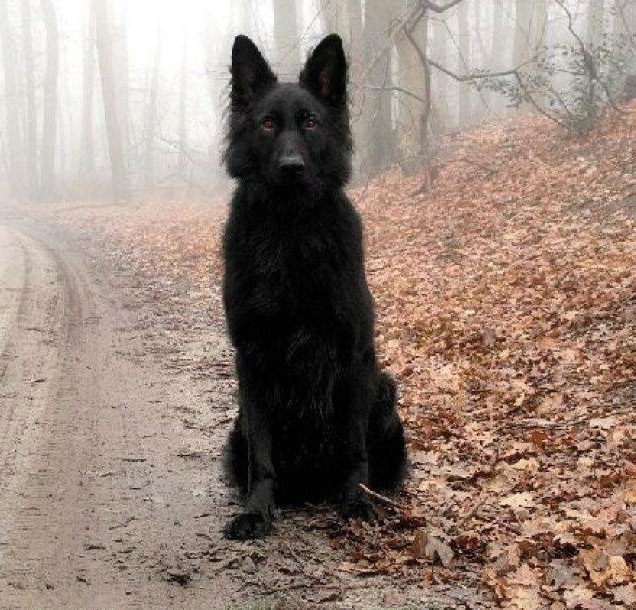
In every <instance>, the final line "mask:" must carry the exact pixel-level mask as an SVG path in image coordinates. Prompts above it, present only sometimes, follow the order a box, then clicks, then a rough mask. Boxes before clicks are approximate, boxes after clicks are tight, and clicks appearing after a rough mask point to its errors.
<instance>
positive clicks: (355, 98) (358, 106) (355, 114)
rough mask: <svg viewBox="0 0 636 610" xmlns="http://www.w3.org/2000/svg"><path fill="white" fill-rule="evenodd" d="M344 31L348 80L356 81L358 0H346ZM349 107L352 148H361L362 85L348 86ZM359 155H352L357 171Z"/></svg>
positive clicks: (359, 24)
mask: <svg viewBox="0 0 636 610" xmlns="http://www.w3.org/2000/svg"><path fill="white" fill-rule="evenodd" d="M346 12H347V13H346V19H345V23H346V26H345V28H346V33H347V35H346V36H345V41H344V42H345V49H346V51H347V53H348V56H349V82H350V83H355V82H357V81H358V75H359V74H360V73H361V72H362V63H363V53H364V37H363V32H364V27H363V25H362V7H361V5H360V0H347V4H346ZM349 91H350V94H349V95H350V107H351V131H352V133H353V143H354V150H356V147H358V148H357V149H361V148H362V142H363V140H364V124H363V121H362V111H363V104H364V99H365V92H364V90H363V89H362V87H351V86H350V87H349ZM360 161H361V156H360V155H354V161H353V162H354V168H355V171H356V172H358V170H359V169H360Z"/></svg>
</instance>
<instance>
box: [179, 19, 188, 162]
mask: <svg viewBox="0 0 636 610" xmlns="http://www.w3.org/2000/svg"><path fill="white" fill-rule="evenodd" d="M181 45H182V46H181V70H180V74H179V151H180V156H181V159H180V166H181V167H182V168H184V167H185V164H186V161H187V150H188V113H187V108H188V32H187V28H186V26H185V24H184V26H183V39H182V43H181Z"/></svg>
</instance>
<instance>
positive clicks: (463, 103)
mask: <svg viewBox="0 0 636 610" xmlns="http://www.w3.org/2000/svg"><path fill="white" fill-rule="evenodd" d="M468 22H469V19H468V3H467V2H461V3H460V4H459V6H458V7H457V28H458V37H459V69H458V72H459V74H466V73H468V72H470V65H469V63H468V62H469V59H470V57H469V56H470V31H469V23H468ZM470 118H471V88H470V85H469V84H468V83H467V82H460V83H459V110H458V117H457V123H458V125H459V127H460V128H463V127H466V126H467V125H469V124H470Z"/></svg>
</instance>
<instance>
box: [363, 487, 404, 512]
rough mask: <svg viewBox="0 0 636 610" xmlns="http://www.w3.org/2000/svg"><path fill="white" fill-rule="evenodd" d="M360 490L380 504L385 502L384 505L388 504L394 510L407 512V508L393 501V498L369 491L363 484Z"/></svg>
mask: <svg viewBox="0 0 636 610" xmlns="http://www.w3.org/2000/svg"><path fill="white" fill-rule="evenodd" d="M360 489H361V490H362V491H363V492H364V493H365V494H367V495H368V496H371V497H372V498H373V499H374V500H378V501H380V502H383V503H384V504H388V505H389V506H392V507H393V508H397V509H398V510H401V511H403V510H405V507H404V506H403V505H402V504H400V503H399V502H395V501H394V500H391V498H387V497H386V496H383V495H382V494H379V493H378V492H377V491H373V490H372V489H369V488H368V487H367V486H366V485H364V484H363V483H360Z"/></svg>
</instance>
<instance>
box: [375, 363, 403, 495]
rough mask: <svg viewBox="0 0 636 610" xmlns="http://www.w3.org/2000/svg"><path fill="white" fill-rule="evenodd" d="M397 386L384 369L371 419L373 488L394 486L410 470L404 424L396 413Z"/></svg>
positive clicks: (386, 488) (393, 487) (380, 488)
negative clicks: (408, 468)
mask: <svg viewBox="0 0 636 610" xmlns="http://www.w3.org/2000/svg"><path fill="white" fill-rule="evenodd" d="M396 402H397V387H396V385H395V381H394V380H393V378H392V377H391V376H390V375H388V374H387V373H381V374H380V376H379V378H378V386H377V394H376V400H375V403H374V405H373V408H372V411H371V418H370V422H369V439H368V442H369V445H368V447H369V483H370V485H371V487H372V488H373V489H376V490H382V491H391V490H395V489H396V488H397V487H398V486H399V485H400V484H401V483H402V481H403V480H404V477H405V476H406V472H407V458H406V442H405V440H404V428H403V427H402V422H401V421H400V418H399V416H398V414H397V411H396V409H395V405H396Z"/></svg>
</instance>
